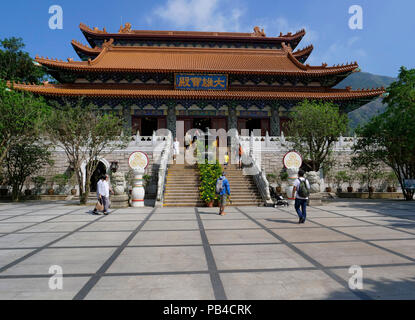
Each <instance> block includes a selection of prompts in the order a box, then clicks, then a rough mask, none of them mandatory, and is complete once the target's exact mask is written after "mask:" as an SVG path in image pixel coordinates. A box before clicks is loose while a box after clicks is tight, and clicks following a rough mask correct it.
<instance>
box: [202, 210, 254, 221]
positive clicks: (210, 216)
mask: <svg viewBox="0 0 415 320" xmlns="http://www.w3.org/2000/svg"><path fill="white" fill-rule="evenodd" d="M225 212H226V215H225V216H223V217H222V216H220V215H219V214H218V211H215V212H205V211H200V212H199V213H200V218H201V219H202V220H239V219H247V218H246V216H244V215H243V214H242V213H239V212H229V211H228V210H226V211H225Z"/></svg>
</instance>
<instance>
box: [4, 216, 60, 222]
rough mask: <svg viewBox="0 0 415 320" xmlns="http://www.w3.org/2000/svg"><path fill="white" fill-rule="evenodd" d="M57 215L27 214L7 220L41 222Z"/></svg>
mask: <svg viewBox="0 0 415 320" xmlns="http://www.w3.org/2000/svg"><path fill="white" fill-rule="evenodd" d="M57 216H58V215H48V216H35V215H27V216H20V217H14V218H11V219H8V220H7V222H23V223H24V222H32V223H36V222H43V221H45V220H49V219H50V218H53V217H57Z"/></svg>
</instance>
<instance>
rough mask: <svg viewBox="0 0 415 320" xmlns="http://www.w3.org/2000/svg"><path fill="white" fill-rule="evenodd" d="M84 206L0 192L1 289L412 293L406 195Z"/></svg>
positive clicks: (412, 234)
mask: <svg viewBox="0 0 415 320" xmlns="http://www.w3.org/2000/svg"><path fill="white" fill-rule="evenodd" d="M91 209H92V207H85V206H77V205H74V204H70V203H68V202H25V203H16V204H11V203H1V204H0V299H415V203H406V202H404V201H336V202H333V203H331V204H329V205H325V206H322V207H309V208H308V221H307V222H306V223H305V224H304V225H299V224H298V218H297V216H296V214H295V212H294V209H293V207H290V208H288V209H285V208H284V209H275V208H265V207H255V208H254V207H234V208H228V209H227V210H226V212H227V215H226V216H224V217H221V216H218V215H217V214H216V212H217V209H216V208H160V209H159V208H157V209H155V208H151V207H146V208H140V209H135V208H126V209H116V210H113V211H112V213H111V214H110V215H108V216H103V215H92V214H91V212H90V210H91ZM352 265H358V266H361V267H362V270H363V289H362V290H351V289H350V288H349V284H348V283H349V279H350V277H351V276H352V274H351V273H349V268H350V267H351V266H352ZM51 266H60V267H61V268H62V271H63V288H62V289H61V290H59V289H56V290H52V289H50V288H49V284H50V282H51V281H50V280H51V277H52V276H54V275H53V274H52V273H49V271H50V270H49V269H50V267H51ZM55 277H56V275H55Z"/></svg>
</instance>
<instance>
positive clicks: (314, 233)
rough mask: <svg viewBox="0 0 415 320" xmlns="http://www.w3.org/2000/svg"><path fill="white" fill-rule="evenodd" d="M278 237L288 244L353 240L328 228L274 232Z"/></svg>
mask: <svg viewBox="0 0 415 320" xmlns="http://www.w3.org/2000/svg"><path fill="white" fill-rule="evenodd" d="M273 231H274V232H275V233H276V234H277V235H279V236H281V237H283V238H284V239H285V240H287V241H288V242H312V241H350V240H353V239H352V238H350V237H348V236H345V235H342V234H340V233H339V232H336V231H332V230H329V229H326V228H304V229H303V230H298V231H293V230H291V229H285V230H284V229H281V230H273Z"/></svg>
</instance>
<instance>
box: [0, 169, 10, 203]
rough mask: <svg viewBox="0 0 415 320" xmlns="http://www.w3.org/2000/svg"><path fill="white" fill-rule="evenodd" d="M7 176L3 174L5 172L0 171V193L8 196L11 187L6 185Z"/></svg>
mask: <svg viewBox="0 0 415 320" xmlns="http://www.w3.org/2000/svg"><path fill="white" fill-rule="evenodd" d="M6 183H7V182H6V178H5V177H4V176H3V173H2V172H1V171H0V184H1V187H0V195H1V196H3V197H4V196H7V194H8V193H9V187H8V186H7V185H6Z"/></svg>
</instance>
